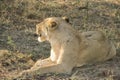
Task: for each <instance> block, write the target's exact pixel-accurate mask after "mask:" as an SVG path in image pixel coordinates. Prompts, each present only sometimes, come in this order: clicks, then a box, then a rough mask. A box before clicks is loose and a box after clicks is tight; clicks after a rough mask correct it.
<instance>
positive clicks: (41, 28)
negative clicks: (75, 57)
mask: <svg viewBox="0 0 120 80" xmlns="http://www.w3.org/2000/svg"><path fill="white" fill-rule="evenodd" d="M68 23H69V19H68V18H67V17H62V18H61V17H52V18H46V19H45V20H44V21H42V22H41V23H39V24H37V25H36V34H37V35H38V41H39V42H43V41H46V40H48V38H49V37H50V33H51V32H52V33H54V31H56V30H58V28H60V25H61V24H68Z"/></svg>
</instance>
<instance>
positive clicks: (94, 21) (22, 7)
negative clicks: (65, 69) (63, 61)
mask: <svg viewBox="0 0 120 80" xmlns="http://www.w3.org/2000/svg"><path fill="white" fill-rule="evenodd" d="M63 16H67V17H68V18H69V19H70V23H71V24H72V27H73V28H75V29H76V30H78V31H80V32H84V31H89V30H101V31H103V32H104V33H105V34H106V36H107V37H108V39H109V40H112V41H113V42H114V44H115V46H116V49H117V56H115V57H114V58H113V59H111V60H109V61H106V62H105V63H98V64H96V65H88V66H84V67H82V68H75V69H74V70H73V74H72V75H66V74H46V75H43V76H42V77H41V76H39V75H34V76H32V77H29V78H28V77H27V76H23V77H22V78H21V80H70V79H71V80H100V79H101V80H103V79H104V80H119V79H120V77H119V76H120V0H0V79H1V80H10V78H11V76H12V75H15V74H17V73H18V72H20V71H22V70H25V69H29V68H30V67H31V66H32V65H34V63H35V62H36V61H37V60H38V59H44V58H46V57H48V56H49V53H50V44H49V43H48V42H43V43H39V42H38V41H37V38H36V37H35V36H34V33H35V25H36V24H37V23H39V22H41V21H42V20H43V19H45V18H47V17H63Z"/></svg>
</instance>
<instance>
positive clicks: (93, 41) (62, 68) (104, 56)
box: [21, 17, 116, 74]
mask: <svg viewBox="0 0 120 80" xmlns="http://www.w3.org/2000/svg"><path fill="white" fill-rule="evenodd" d="M36 33H37V34H38V35H39V38H38V40H39V41H40V42H42V41H46V40H47V41H49V42H50V44H51V53H50V57H49V58H47V59H44V60H38V61H37V62H36V64H35V65H34V66H33V67H32V68H31V69H29V70H26V71H23V72H22V73H21V74H24V73H35V72H38V73H40V74H43V73H48V72H57V73H68V74H69V73H71V71H72V69H73V67H80V66H82V65H85V64H90V63H95V62H100V61H105V60H108V59H110V58H112V57H113V56H114V55H115V54H116V49H115V47H114V45H113V43H112V42H111V41H109V40H108V39H107V38H106V37H105V35H104V34H103V33H102V32H100V31H88V32H83V33H79V32H78V31H76V30H74V29H73V28H72V26H71V25H70V24H69V23H68V20H67V21H66V18H60V17H51V18H47V19H45V20H44V21H43V22H41V23H39V24H37V25H36Z"/></svg>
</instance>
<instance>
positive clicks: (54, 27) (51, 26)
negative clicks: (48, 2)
mask: <svg viewBox="0 0 120 80" xmlns="http://www.w3.org/2000/svg"><path fill="white" fill-rule="evenodd" d="M57 27H58V25H57V23H56V22H55V21H52V22H50V25H49V26H48V28H47V29H48V30H49V31H53V30H55V29H57Z"/></svg>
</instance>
